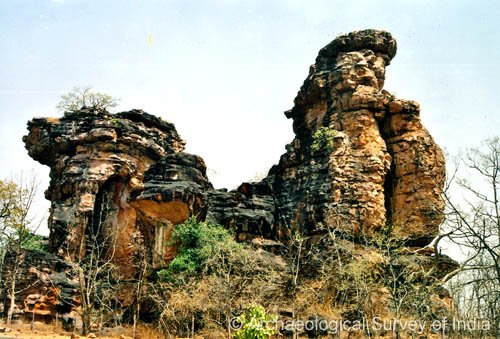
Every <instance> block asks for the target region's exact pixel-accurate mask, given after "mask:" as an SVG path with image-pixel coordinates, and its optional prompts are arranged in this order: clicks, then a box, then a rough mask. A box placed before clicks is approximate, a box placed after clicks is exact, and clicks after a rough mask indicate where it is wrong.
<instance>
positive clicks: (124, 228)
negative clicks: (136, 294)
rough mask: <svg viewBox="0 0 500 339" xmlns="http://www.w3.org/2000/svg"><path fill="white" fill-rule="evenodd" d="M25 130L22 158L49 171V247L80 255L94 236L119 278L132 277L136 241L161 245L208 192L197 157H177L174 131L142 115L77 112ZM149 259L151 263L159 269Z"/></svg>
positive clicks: (180, 145) (70, 256)
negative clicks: (104, 245)
mask: <svg viewBox="0 0 500 339" xmlns="http://www.w3.org/2000/svg"><path fill="white" fill-rule="evenodd" d="M28 128H29V131H30V133H29V135H27V136H26V137H25V138H24V142H25V144H26V148H27V149H28V151H29V154H30V156H31V157H33V158H34V159H35V160H38V161H39V162H41V163H42V164H45V165H48V166H50V168H51V173H50V175H51V179H52V180H51V184H50V187H49V189H48V190H47V192H46V197H47V199H49V200H51V201H52V206H51V213H50V217H49V228H50V232H51V234H50V247H51V250H52V251H53V252H54V253H58V254H59V255H61V256H63V257H65V258H67V259H71V260H75V259H76V260H78V259H80V258H82V257H83V256H85V253H86V252H87V251H88V248H87V247H88V239H99V240H100V241H106V242H108V243H110V244H113V246H114V247H115V248H114V259H113V260H114V261H115V263H116V264H117V265H118V266H119V267H121V268H122V274H125V275H129V276H130V275H133V274H134V273H135V271H134V269H133V267H134V262H132V261H133V258H134V252H137V251H141V250H142V249H141V247H140V246H139V245H140V244H141V242H140V240H141V239H142V238H144V237H146V238H147V240H148V241H149V243H148V244H153V243H157V244H160V245H163V242H164V239H165V237H167V235H168V234H169V232H171V227H172V225H175V224H177V223H179V222H182V221H184V220H186V219H187V218H188V217H189V216H190V215H191V214H193V213H195V212H196V211H197V210H198V209H200V208H201V207H202V206H203V205H204V199H205V193H204V192H205V191H206V190H207V189H209V188H210V187H211V185H210V183H208V180H207V179H206V175H205V165H204V163H203V160H202V159H201V158H199V157H196V156H191V155H188V154H185V153H180V152H181V151H182V150H183V149H184V141H183V140H182V139H181V138H180V137H179V135H178V134H177V131H176V130H175V127H174V126H173V125H172V124H170V123H168V122H165V121H163V120H161V119H159V118H157V117H154V116H152V115H149V114H147V113H144V112H142V111H138V110H134V111H130V112H123V113H118V114H115V115H110V114H107V113H105V112H104V113H103V112H93V111H91V110H85V109H83V110H82V111H80V112H77V113H74V114H69V115H67V116H66V117H64V118H61V119H39V118H37V119H34V120H32V121H30V122H29V124H28ZM148 169H149V171H148ZM144 179H146V180H144ZM96 233H99V234H96ZM154 253H156V252H154ZM150 255H151V258H152V257H154V261H155V263H156V265H155V266H157V267H161V266H164V265H165V264H166V262H163V263H161V264H160V263H159V262H158V260H157V258H156V254H155V256H153V255H152V254H150ZM159 255H160V256H161V255H162V252H160V254H159ZM171 257H172V254H170V256H168V255H167V258H171ZM152 260H153V258H152Z"/></svg>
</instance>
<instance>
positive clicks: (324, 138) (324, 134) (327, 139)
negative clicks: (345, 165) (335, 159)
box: [311, 127, 338, 152]
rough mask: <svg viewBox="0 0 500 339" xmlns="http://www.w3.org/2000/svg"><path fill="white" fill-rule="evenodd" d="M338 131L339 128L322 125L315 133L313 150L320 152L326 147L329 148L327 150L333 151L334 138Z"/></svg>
mask: <svg viewBox="0 0 500 339" xmlns="http://www.w3.org/2000/svg"><path fill="white" fill-rule="evenodd" d="M337 133H338V131H337V130H334V129H331V128H329V127H320V128H319V129H318V130H317V131H316V132H314V134H313V137H312V138H313V142H312V145H311V149H312V151H313V152H319V151H321V150H323V149H325V150H327V152H331V151H332V150H333V146H334V138H335V136H336V135H337Z"/></svg>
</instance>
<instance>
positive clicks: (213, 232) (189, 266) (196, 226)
mask: <svg viewBox="0 0 500 339" xmlns="http://www.w3.org/2000/svg"><path fill="white" fill-rule="evenodd" d="M171 241H172V243H175V244H178V246H179V247H178V253H177V255H176V256H175V258H174V259H173V260H172V261H171V262H170V265H169V266H168V267H167V268H166V269H164V270H161V271H159V272H158V276H159V277H160V279H161V280H163V281H170V282H176V281H177V282H180V281H185V280H186V279H188V278H189V277H192V276H195V275H198V274H201V273H202V272H210V271H212V270H214V269H215V268H216V267H214V266H216V265H217V264H224V262H225V261H227V260H229V258H230V257H231V256H232V255H233V253H234V252H237V251H239V250H241V249H242V246H241V245H240V244H238V243H237V242H236V241H235V240H234V238H233V236H232V235H231V233H229V231H228V230H227V229H225V228H224V227H222V226H220V225H215V224H212V223H210V222H207V221H204V222H199V221H197V220H196V218H195V217H191V218H190V219H188V220H187V221H185V222H184V223H182V224H179V225H177V226H176V227H175V229H174V231H173V233H172V240H171Z"/></svg>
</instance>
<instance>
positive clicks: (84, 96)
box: [56, 87, 118, 117]
mask: <svg viewBox="0 0 500 339" xmlns="http://www.w3.org/2000/svg"><path fill="white" fill-rule="evenodd" d="M117 105H118V99H116V98H114V97H112V96H111V95H109V94H105V93H100V92H96V91H94V90H92V88H90V87H87V88H80V87H74V88H73V89H72V90H71V91H70V92H68V93H66V94H63V95H62V96H61V100H60V101H59V103H58V104H57V106H56V108H57V110H58V111H60V112H64V116H65V117H66V116H70V115H72V114H76V113H77V112H79V111H80V110H81V109H82V108H88V109H90V110H91V111H92V112H93V114H99V113H102V112H106V111H107V110H108V109H110V108H114V107H116V106H117Z"/></svg>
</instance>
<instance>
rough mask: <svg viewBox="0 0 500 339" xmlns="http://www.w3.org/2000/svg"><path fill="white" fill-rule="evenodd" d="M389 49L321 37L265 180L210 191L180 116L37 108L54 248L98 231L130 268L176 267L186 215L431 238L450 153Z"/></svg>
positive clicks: (254, 230) (269, 228)
mask: <svg viewBox="0 0 500 339" xmlns="http://www.w3.org/2000/svg"><path fill="white" fill-rule="evenodd" d="M395 54H396V41H395V40H394V39H393V38H392V36H391V34H389V33H387V32H383V31H375V30H365V31H358V32H353V33H350V34H347V35H343V36H340V37H338V38H337V39H335V40H334V41H332V42H331V43H330V44H328V45H327V46H325V47H324V48H322V49H321V50H320V52H319V55H318V57H317V58H316V62H315V64H314V65H312V66H311V68H310V72H309V75H308V77H307V78H306V80H305V81H304V84H303V85H302V87H301V89H300V91H299V93H298V94H297V97H296V98H295V105H294V107H293V108H292V109H291V110H289V111H287V112H286V113H285V114H286V116H287V117H288V118H291V119H293V129H294V132H295V138H294V140H293V141H292V142H291V143H290V144H288V145H287V146H286V153H285V154H283V155H282V156H281V158H280V160H279V163H278V164H277V165H275V166H273V167H272V168H271V170H270V171H269V174H268V176H267V177H266V178H265V179H264V180H262V181H261V182H259V183H243V184H242V185H241V186H240V187H239V188H238V189H237V190H234V191H229V192H228V191H227V190H214V189H213V187H212V185H211V184H210V182H209V180H208V178H207V176H206V166H205V163H204V161H203V159H202V158H200V157H198V156H195V155H190V154H186V153H184V152H183V149H184V141H183V140H182V139H181V138H180V137H179V135H178V133H177V131H176V130H175V127H174V125H172V124H171V123H168V122H165V121H163V120H161V119H159V118H156V117H154V116H152V115H149V114H147V113H145V112H143V111H140V110H133V111H129V112H122V113H117V114H109V113H107V112H96V111H93V110H91V109H87V108H82V110H80V111H78V112H73V113H68V114H66V115H65V117H62V118H60V119H54V118H35V119H33V120H32V121H30V122H29V123H28V129H29V134H28V135H27V136H25V137H24V142H25V145H26V148H27V150H28V152H29V155H30V156H31V157H32V158H33V159H35V160H37V161H39V162H40V163H42V164H44V165H47V166H49V167H50V169H51V172H50V176H51V183H50V187H49V189H48V190H47V192H46V197H47V199H49V200H50V201H51V202H52V206H51V210H50V217H49V221H48V222H49V228H50V232H51V233H50V245H51V251H52V252H53V253H57V254H58V255H60V256H62V257H64V258H65V259H68V260H73V261H74V260H79V259H81V258H82V257H85V255H86V253H87V252H88V246H89V241H88V240H89V239H102V241H103V242H104V243H107V244H113V246H115V248H114V254H115V255H114V256H113V260H114V262H115V264H116V265H118V267H120V268H121V273H122V274H123V275H125V276H128V277H133V276H134V275H135V274H136V273H137V272H136V269H135V268H136V262H135V260H136V257H137V253H143V252H144V253H146V254H147V258H148V260H149V262H150V264H151V265H152V266H153V267H154V268H155V269H160V268H162V267H166V266H167V265H168V263H169V261H170V260H171V259H172V258H173V256H175V246H174V245H172V244H169V243H168V240H169V238H170V235H171V232H172V229H173V228H174V227H175V225H177V224H179V223H181V222H183V221H185V220H186V219H187V218H188V217H189V216H191V215H195V216H197V217H198V218H201V219H203V218H207V219H209V220H211V221H214V222H217V223H219V224H222V225H225V226H226V227H228V228H231V229H233V230H234V231H235V232H236V234H237V236H238V238H239V240H242V241H243V240H247V239H251V238H254V237H256V236H261V237H264V238H267V239H272V240H278V241H286V239H287V238H289V237H290V236H291V235H292V234H294V233H297V232H299V233H301V234H303V235H305V236H314V235H318V234H325V233H327V232H328V231H332V230H333V231H336V232H339V233H341V234H344V235H346V236H347V237H351V238H352V239H358V238H364V239H366V238H368V239H369V238H371V237H373V236H375V235H377V234H380V233H382V232H392V234H394V235H395V236H397V237H398V238H399V239H402V240H404V241H405V242H406V244H407V245H408V246H417V247H422V246H425V245H427V244H428V243H429V242H430V241H431V240H432V239H433V238H434V237H435V236H436V235H437V234H438V231H439V225H440V223H441V222H442V218H443V216H442V211H443V201H442V198H441V191H442V188H443V184H444V175H445V169H444V159H443V155H442V152H441V150H440V148H439V146H438V145H436V144H435V143H434V141H433V139H432V137H431V136H430V135H429V133H428V132H427V130H426V129H425V128H424V127H423V126H422V124H421V121H420V118H419V113H420V112H419V105H418V104H417V103H416V102H413V101H406V100H401V99H397V98H395V97H394V96H393V95H392V94H390V93H389V92H387V91H385V90H384V89H383V85H384V80H385V67H386V66H388V65H389V63H390V61H391V59H392V58H393V57H394V56H395Z"/></svg>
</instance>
